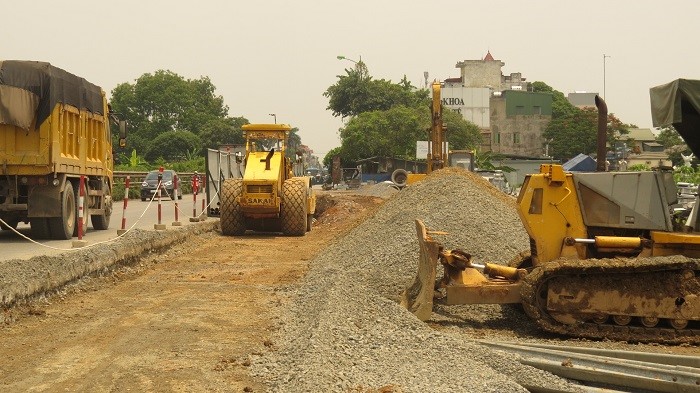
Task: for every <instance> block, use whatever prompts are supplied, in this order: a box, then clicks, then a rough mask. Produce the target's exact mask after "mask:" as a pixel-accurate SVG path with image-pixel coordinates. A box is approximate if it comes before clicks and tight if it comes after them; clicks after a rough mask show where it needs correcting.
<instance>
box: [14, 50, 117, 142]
mask: <svg viewBox="0 0 700 393" xmlns="http://www.w3.org/2000/svg"><path fill="white" fill-rule="evenodd" d="M59 102H60V103H64V104H68V105H72V106H74V107H76V108H78V109H83V110H88V111H90V112H92V113H97V114H102V115H103V114H104V113H103V112H104V107H103V103H102V89H101V88H100V87H99V86H96V85H94V84H92V83H90V82H88V81H86V80H85V79H83V78H81V77H79V76H75V75H73V74H71V73H70V72H67V71H64V70H62V69H60V68H58V67H55V66H52V65H51V64H49V63H46V62H40V61H24V60H4V61H0V124H10V125H14V126H17V127H21V128H24V129H29V128H30V126H31V124H32V123H33V122H34V119H36V125H37V126H38V125H39V124H41V123H42V122H43V121H44V120H46V118H47V117H49V115H50V114H51V111H52V110H53V108H54V106H56V104H57V103H59Z"/></svg>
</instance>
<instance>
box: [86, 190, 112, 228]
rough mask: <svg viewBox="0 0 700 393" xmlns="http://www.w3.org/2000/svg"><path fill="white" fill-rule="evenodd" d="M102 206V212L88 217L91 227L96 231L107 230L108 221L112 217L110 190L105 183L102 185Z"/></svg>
mask: <svg viewBox="0 0 700 393" xmlns="http://www.w3.org/2000/svg"><path fill="white" fill-rule="evenodd" d="M102 191H103V193H102V199H103V200H102V205H103V207H104V211H103V212H102V213H100V214H93V215H91V216H90V220H91V221H92V227H93V228H95V229H97V230H105V229H107V228H109V219H110V218H111V217H112V190H111V189H110V188H109V184H108V183H107V182H106V181H103V183H102Z"/></svg>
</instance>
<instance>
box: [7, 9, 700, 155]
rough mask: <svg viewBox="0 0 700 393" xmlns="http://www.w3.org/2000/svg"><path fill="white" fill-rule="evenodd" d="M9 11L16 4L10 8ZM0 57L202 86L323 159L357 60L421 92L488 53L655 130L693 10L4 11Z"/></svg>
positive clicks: (112, 77)
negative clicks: (656, 105) (338, 98)
mask: <svg viewBox="0 0 700 393" xmlns="http://www.w3.org/2000/svg"><path fill="white" fill-rule="evenodd" d="M10 1H12V2H11V6H10V5H8V3H9V2H10ZM1 2H2V3H6V4H5V7H3V9H4V10H5V12H4V15H3V16H4V17H3V21H2V26H3V31H4V34H3V39H2V40H1V41H0V48H1V52H2V56H1V57H2V58H3V59H13V60H39V61H48V62H50V63H52V64H53V65H55V66H58V67H60V68H63V69H65V70H67V71H69V72H72V73H74V74H77V75H79V76H82V77H84V78H86V79H87V80H89V81H91V82H93V83H95V84H97V85H99V86H102V88H103V89H104V90H105V91H106V92H107V93H108V94H109V93H110V92H111V90H112V89H113V88H114V87H115V86H117V85H118V84H120V83H124V82H129V83H133V82H134V81H135V79H136V78H138V77H139V76H141V75H142V74H144V73H152V72H154V71H156V70H159V69H167V70H171V71H173V72H175V73H177V74H179V75H181V76H183V77H185V78H188V79H189V78H199V77H201V76H208V77H209V78H210V79H211V81H212V83H213V84H214V86H216V88H217V91H216V93H217V94H219V95H221V96H223V97H224V100H225V102H226V104H227V105H228V106H229V114H230V115H231V116H244V117H246V118H247V119H248V120H250V122H252V123H256V122H257V123H265V122H272V120H273V119H272V117H271V116H269V114H270V113H275V114H276V115H277V121H278V122H280V123H289V124H291V125H292V126H295V127H298V128H299V130H300V136H301V138H302V141H303V142H304V143H305V144H307V145H309V146H310V147H311V148H312V149H313V150H314V151H315V153H316V154H317V155H319V156H323V154H325V153H326V152H327V151H328V150H329V149H331V148H333V147H335V146H338V145H339V144H340V142H339V139H338V128H340V127H341V126H342V122H341V120H340V119H338V118H334V117H333V116H332V115H331V113H330V111H328V110H326V106H327V105H328V100H327V99H326V98H325V97H323V92H324V91H325V90H326V89H327V88H328V86H330V85H332V84H334V83H335V82H336V80H337V75H340V74H343V73H344V68H351V67H352V66H353V63H352V62H349V61H347V60H346V61H342V60H338V59H337V58H336V56H338V55H345V56H346V57H348V58H351V59H354V60H360V58H362V60H363V61H364V62H365V63H366V64H367V67H368V69H369V72H370V74H371V75H372V76H373V77H374V78H376V79H380V78H385V79H390V80H392V81H394V82H398V81H399V80H400V79H401V78H402V77H403V76H404V75H406V76H407V77H408V79H409V80H410V81H412V82H413V84H414V85H416V86H423V84H424V78H423V72H424V71H427V72H428V73H429V78H430V80H433V79H438V80H443V79H445V78H450V77H458V76H459V70H458V69H456V68H455V64H456V63H457V62H458V61H462V60H477V59H482V58H483V57H484V55H486V52H487V51H488V50H490V51H491V53H492V55H493V56H494V58H495V59H497V60H501V61H503V62H505V66H504V67H503V69H502V70H503V73H504V74H506V75H509V74H510V73H512V72H520V73H522V75H523V77H525V78H527V80H528V81H531V82H534V81H543V82H545V83H547V84H549V85H550V86H552V87H553V88H555V89H556V90H559V91H561V92H563V93H564V94H565V95H566V94H568V93H570V92H573V91H581V90H583V91H588V92H598V93H600V94H601V95H602V93H603V79H604V78H603V64H604V58H603V55H607V56H610V57H609V58H606V59H605V99H606V102H607V104H608V109H609V111H610V112H612V113H614V114H615V115H617V116H618V117H619V118H620V119H621V120H622V121H623V122H626V123H633V124H636V125H637V126H639V127H642V128H650V127H651V126H652V124H651V114H650V110H649V88H650V87H652V86H656V85H659V84H663V83H667V82H670V81H672V80H674V79H677V78H689V79H700V50H698V48H699V47H700V45H698V43H697V42H695V39H696V38H697V37H698V36H700V27H699V26H700V25H699V24H698V17H699V16H700V1H697V0H682V1H677V0H656V1H649V0H636V1H632V0H623V1H615V0H587V1H562V0H547V1H538V0H533V1H528V2H520V1H496V0H471V1H470V0H458V1H440V0H433V1H407V0H373V1H368V0H349V1H338V0H323V1H321V0H319V1H311V0H296V1H283V0H266V1H265V0H262V1H255V0H250V1H238V0H232V1H214V0H211V1H210V0H199V1H196V2H195V1H187V2H185V1H178V0H170V1H160V0H159V1H148V0H127V1H111V2H107V1H95V0H63V1H60V2H54V1H33V0H23V1H15V0H1Z"/></svg>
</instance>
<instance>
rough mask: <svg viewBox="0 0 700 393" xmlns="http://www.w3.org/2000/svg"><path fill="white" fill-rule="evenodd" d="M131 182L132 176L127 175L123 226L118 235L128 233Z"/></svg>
mask: <svg viewBox="0 0 700 393" xmlns="http://www.w3.org/2000/svg"><path fill="white" fill-rule="evenodd" d="M130 184H131V176H129V175H127V176H126V181H125V182H124V208H123V209H122V227H121V229H119V230H117V236H121V235H123V234H125V233H126V206H127V205H128V204H129V186H130Z"/></svg>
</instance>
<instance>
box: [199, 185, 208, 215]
mask: <svg viewBox="0 0 700 393" xmlns="http://www.w3.org/2000/svg"><path fill="white" fill-rule="evenodd" d="M205 175H206V174H205ZM205 180H206V179H200V181H199V183H200V185H201V187H200V188H201V189H202V213H201V215H200V216H199V220H200V221H204V220H206V218H207V215H206V214H205V209H206V208H207V206H206V205H205V201H206V199H207V198H206V197H205V195H206V194H205V192H206V191H207V190H206V186H205V185H206V181H205Z"/></svg>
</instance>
